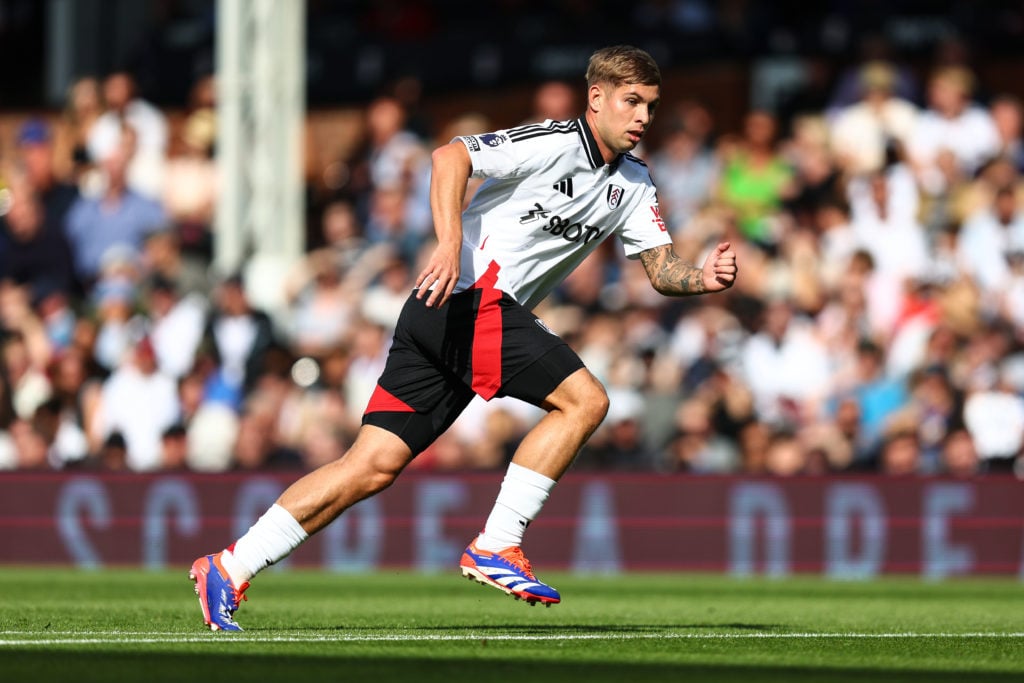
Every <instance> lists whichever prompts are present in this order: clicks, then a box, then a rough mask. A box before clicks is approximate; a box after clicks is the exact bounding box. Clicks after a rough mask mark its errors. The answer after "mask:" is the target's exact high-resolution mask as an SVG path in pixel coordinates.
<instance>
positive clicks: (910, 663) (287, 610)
mask: <svg viewBox="0 0 1024 683" xmlns="http://www.w3.org/2000/svg"><path fill="white" fill-rule="evenodd" d="M186 574H187V567H182V568H180V570H179V571H175V572H144V571H129V570H105V571H101V572H76V571H72V570H55V569H22V568H7V569H0V681H4V682H8V681H9V682H11V683H20V682H21V681H29V682H31V683H42V682H43V681H74V682H76V683H78V682H80V681H133V682H134V681H143V682H144V683H156V682H158V681H184V680H227V681H289V682H292V681H307V680H308V681H327V680H329V681H336V680H337V681H363V680H374V681H391V680H401V681H410V680H412V681H417V683H419V682H421V681H446V682H450V681H453V680H455V681H458V680H462V681H469V680H488V681H496V680H497V681H503V680H507V681H560V682H571V681H587V682H588V683H592V682H594V681H654V680H657V681H684V680H685V681H696V680H708V681H743V682H744V683H752V682H754V681H869V680H870V681H921V682H923V681H971V682H975V681H1024V584H1022V583H1020V582H1017V581H1011V580H958V581H949V582H945V583H924V582H921V581H918V580H916V579H885V580H880V581H875V582H870V583H839V582H831V581H827V580H824V579H818V578H794V579H787V580H768V579H749V580H738V579H730V578H724V577H709V576H693V575H668V574H631V575H626V576H616V577H580V576H569V575H561V576H560V575H557V574H551V573H549V574H545V575H544V578H545V579H546V580H549V581H551V583H553V584H554V585H555V586H557V587H558V588H559V589H560V590H561V592H562V596H563V600H564V602H563V603H562V604H561V605H556V606H554V607H551V608H545V607H541V606H536V607H529V606H527V605H526V604H524V603H522V602H516V601H514V600H512V599H511V598H509V597H508V596H505V595H503V594H501V593H500V592H498V591H496V590H493V589H490V588H487V587H484V586H480V585H478V584H475V583H471V582H469V581H466V580H465V579H462V578H460V577H459V575H458V573H457V572H456V571H454V570H453V571H452V573H450V574H443V575H432V576H424V575H419V574H411V573H406V572H395V571H385V572H380V573H377V574H373V575H345V574H327V573H321V572H311V571H290V572H274V571H270V572H266V573H264V574H262V575H260V577H259V578H258V579H257V580H256V582H254V584H253V586H252V588H250V589H249V598H250V600H249V602H247V603H243V606H242V609H241V610H240V611H239V613H238V615H237V616H238V620H239V622H240V623H241V624H242V626H243V627H244V628H245V629H246V631H245V632H244V633H240V634H237V633H235V634H231V633H211V632H209V631H207V630H205V628H204V627H203V626H202V618H201V616H200V611H199V606H198V603H197V601H196V599H195V596H194V595H193V593H192V583H191V582H190V581H188V579H187V578H186Z"/></svg>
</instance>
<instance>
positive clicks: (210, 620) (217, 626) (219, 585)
mask: <svg viewBox="0 0 1024 683" xmlns="http://www.w3.org/2000/svg"><path fill="white" fill-rule="evenodd" d="M220 556H221V553H217V554H216V555H206V556H205V557H200V558H199V559H198V560H196V561H195V562H193V563H192V569H190V570H189V572H188V578H190V579H192V580H193V581H195V584H196V585H195V591H196V595H198V596H199V606H200V607H202V608H203V623H205V624H206V625H207V626H209V627H210V630H211V631H241V630H242V627H241V626H239V625H238V622H236V621H235V612H237V611H238V607H239V605H240V604H241V602H242V600H248V598H247V597H245V589H246V588H248V587H249V582H248V581H247V582H245V583H243V584H242V585H241V586H239V587H238V588H235V584H233V583H232V582H231V579H230V578H229V577H228V573H227V572H226V571H225V570H224V565H222V564H221V562H220Z"/></svg>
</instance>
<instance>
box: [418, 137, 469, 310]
mask: <svg viewBox="0 0 1024 683" xmlns="http://www.w3.org/2000/svg"><path fill="white" fill-rule="evenodd" d="M431 161H432V167H431V176H430V206H431V211H432V213H433V218H434V232H435V233H436V234H437V248H436V249H434V253H433V254H432V255H431V257H430V260H429V261H428V262H427V265H426V267H424V269H423V270H422V271H421V272H420V274H419V276H418V277H417V278H416V287H417V288H418V289H419V292H418V293H417V294H416V298H417V299H422V298H423V296H424V295H425V294H427V292H428V291H429V292H430V293H429V296H427V306H434V305H435V304H436V305H437V306H442V305H444V303H445V302H446V301H448V297H449V296H451V293H452V290H454V289H455V285H456V284H458V282H459V254H460V252H461V251H462V205H463V202H464V201H465V199H466V183H467V182H468V181H469V176H470V174H471V173H472V171H473V164H472V162H471V161H470V158H469V152H468V151H467V150H466V146H465V145H463V144H462V143H461V142H458V141H456V142H450V143H448V144H447V145H444V146H442V147H438V148H437V149H436V150H434V153H433V155H432V156H431ZM431 285H433V287H434V288H433V290H428V288H429V287H430V286H431Z"/></svg>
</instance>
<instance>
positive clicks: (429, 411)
mask: <svg viewBox="0 0 1024 683" xmlns="http://www.w3.org/2000/svg"><path fill="white" fill-rule="evenodd" d="M582 367H583V361H581V360H580V359H579V356H577V355H576V353H575V352H574V351H573V350H572V349H570V348H569V346H568V345H567V344H566V343H565V342H564V341H563V340H562V338H561V337H559V336H558V335H556V334H554V333H553V332H551V331H550V330H549V329H548V328H547V326H545V325H544V323H543V322H541V320H540V319H539V318H538V317H537V316H535V315H534V314H533V313H531V312H530V311H529V310H527V309H526V308H524V307H523V306H522V305H520V304H519V303H517V302H516V301H515V300H514V299H513V298H512V297H511V296H509V295H508V294H505V293H504V292H501V291H499V290H497V289H491V288H479V287H478V288H475V289H470V290H466V291H464V292H459V293H458V294H453V295H452V296H451V297H450V298H449V300H448V302H447V303H445V305H444V306H442V307H440V308H437V307H431V308H428V307H427V305H426V297H424V298H423V299H417V298H416V292H415V291H414V292H413V293H412V294H411V295H410V296H409V299H408V300H407V301H406V302H405V306H404V307H403V308H402V313H401V315H400V316H399V318H398V325H397V327H396V329H395V336H394V341H393V342H392V344H391V351H390V353H389V354H388V359H387V364H386V365H385V367H384V372H383V373H382V374H381V376H380V379H378V380H377V388H376V390H375V391H374V393H373V395H372V396H371V397H370V402H369V405H367V407H366V412H365V413H364V414H363V424H369V425H374V426H377V427H381V428H383V429H386V430H388V431H390V432H392V433H394V434H395V435H397V436H398V437H399V438H401V439H402V440H403V441H405V443H406V444H407V445H408V446H409V448H410V449H412V452H413V454H418V453H420V452H422V451H423V450H424V449H425V448H426V447H427V446H429V445H430V444H431V443H433V442H434V440H435V439H436V438H437V437H438V436H440V435H441V434H442V433H443V432H444V431H445V430H446V429H448V427H450V426H451V425H452V423H453V422H454V421H455V418H457V417H458V416H459V414H460V413H462V411H463V410H464V409H465V407H466V406H467V405H468V404H469V402H470V400H472V398H473V394H479V395H480V396H481V397H483V398H485V399H487V400H490V399H491V398H493V397H494V396H512V397H514V398H518V399H521V400H523V401H527V402H528V403H532V404H533V405H536V406H539V405H541V404H542V403H543V401H544V399H545V398H547V396H548V395H549V394H551V392H552V391H554V390H555V388H556V387H558V385H559V384H561V383H562V380H564V379H565V378H566V377H568V376H569V375H571V374H572V373H574V372H576V371H577V370H579V369H580V368H582Z"/></svg>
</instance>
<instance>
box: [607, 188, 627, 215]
mask: <svg viewBox="0 0 1024 683" xmlns="http://www.w3.org/2000/svg"><path fill="white" fill-rule="evenodd" d="M625 193H626V191H625V190H623V189H622V188H621V187H619V186H618V185H609V186H608V208H609V209H617V208H619V204H621V203H622V195H624V194H625Z"/></svg>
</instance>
